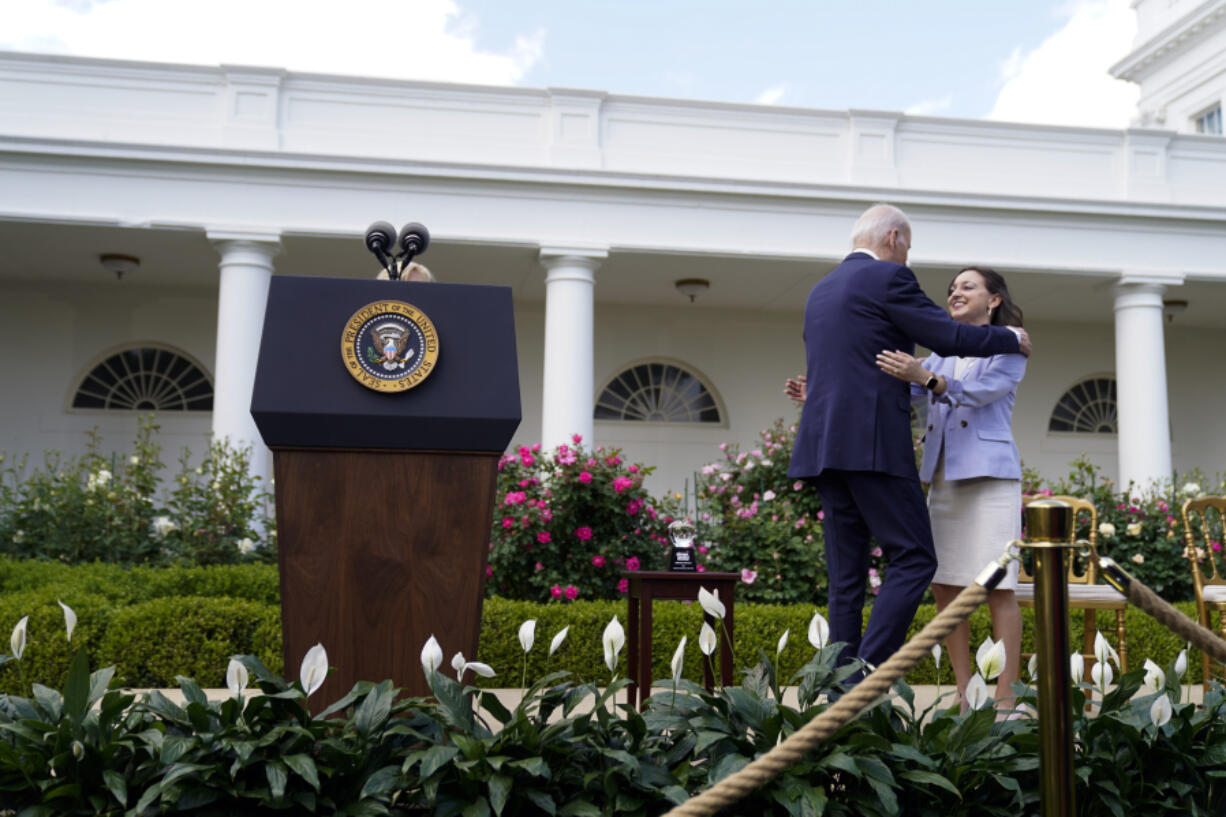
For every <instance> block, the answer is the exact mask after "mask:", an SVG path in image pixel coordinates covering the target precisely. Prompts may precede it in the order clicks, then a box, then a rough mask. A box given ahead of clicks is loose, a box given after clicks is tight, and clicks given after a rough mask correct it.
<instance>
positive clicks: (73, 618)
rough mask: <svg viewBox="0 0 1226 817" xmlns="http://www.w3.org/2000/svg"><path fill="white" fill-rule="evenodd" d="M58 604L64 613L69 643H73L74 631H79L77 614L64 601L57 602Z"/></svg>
mask: <svg viewBox="0 0 1226 817" xmlns="http://www.w3.org/2000/svg"><path fill="white" fill-rule="evenodd" d="M56 604H58V605H59V606H60V608H61V609H63V611H64V629H65V630H67V631H68V641H69V643H71V642H72V631H73V630H75V629H77V614H76V613H75V612H73V609H72V608H71V607H69V606H68V605H67V604H65V603H64V602H62V601H59V600H58V599H57V600H56Z"/></svg>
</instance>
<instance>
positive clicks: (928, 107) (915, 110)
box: [903, 94, 954, 116]
mask: <svg viewBox="0 0 1226 817" xmlns="http://www.w3.org/2000/svg"><path fill="white" fill-rule="evenodd" d="M953 106H954V95H953V94H946V95H945V96H943V97H941V98H940V99H923V100H920V101H919V102H916V103H915V104H914V105H908V106H907V109H906V110H905V111H903V113H905V114H908V115H909V116H936V115H937V114H939V113H941V112H942V111H948V110H949V109H950V108H952V107H953Z"/></svg>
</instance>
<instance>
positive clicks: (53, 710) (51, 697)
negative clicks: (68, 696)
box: [33, 684, 64, 723]
mask: <svg viewBox="0 0 1226 817" xmlns="http://www.w3.org/2000/svg"><path fill="white" fill-rule="evenodd" d="M33 689H34V702H35V703H36V704H38V708H39V709H41V710H42V711H43V712H44V713H45V714H46V716H47V717H46V720H47V723H58V722H59V720H60V717H61V714H62V713H63V710H64V697H63V696H62V695H60V693H59V692H58V691H57V690H54V689H52V688H51V687H48V686H43V685H42V684H33Z"/></svg>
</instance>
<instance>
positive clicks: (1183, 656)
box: [1175, 650, 1188, 681]
mask: <svg viewBox="0 0 1226 817" xmlns="http://www.w3.org/2000/svg"><path fill="white" fill-rule="evenodd" d="M1187 671H1188V651H1187V650H1180V651H1179V656H1178V657H1177V658H1176V659H1175V674H1176V675H1178V676H1179V680H1181V681H1182V680H1183V676H1184V673H1186V672H1187Z"/></svg>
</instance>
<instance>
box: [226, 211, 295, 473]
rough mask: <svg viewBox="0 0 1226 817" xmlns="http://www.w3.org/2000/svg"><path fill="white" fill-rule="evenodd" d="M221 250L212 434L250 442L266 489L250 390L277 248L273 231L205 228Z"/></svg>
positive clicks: (267, 465)
mask: <svg viewBox="0 0 1226 817" xmlns="http://www.w3.org/2000/svg"><path fill="white" fill-rule="evenodd" d="M209 238H210V239H213V245H214V246H215V247H216V248H217V251H218V252H219V253H220V254H221V264H220V267H221V284H220V286H219V288H218V293H217V361H216V363H215V364H214V367H213V376H214V381H215V382H214V391H213V438H214V439H218V440H220V439H222V438H229V440H230V442H231V443H232V444H233V445H235V446H250V447H251V471H252V473H253V474H254V475H256V476H258V477H259V478H260V488H262V489H263V490H271V489H270V488H269V487H268V486H269V480H270V479H271V477H272V458H271V457H270V456H269V453H268V449H267V448H265V447H264V441H263V440H262V439H261V437H260V432H259V431H257V430H256V427H255V421H254V420H252V419H251V392H252V389H253V388H254V386H255V364H256V359H257V357H258V355H259V351H260V333H261V332H262V331H263V328H264V307H265V305H266V304H267V303H268V284H269V281H270V280H271V279H272V270H273V267H272V258H273V256H274V255H276V254H277V252H278V251H279V250H280V249H281V245H280V242H279V240H278V239H277V237H275V236H259V237H256V236H246V237H236V236H234V235H230V234H219V233H214V232H210V233H209Z"/></svg>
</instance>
